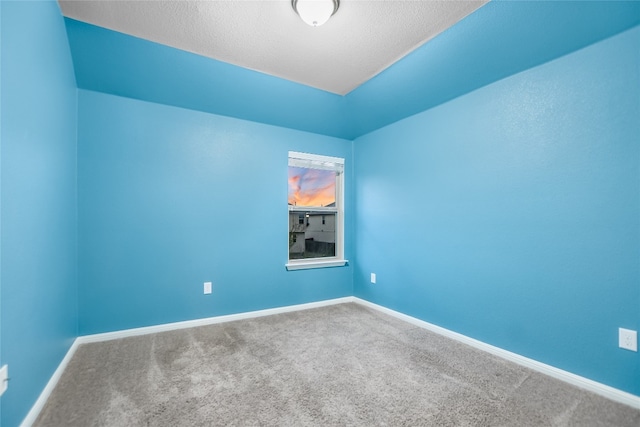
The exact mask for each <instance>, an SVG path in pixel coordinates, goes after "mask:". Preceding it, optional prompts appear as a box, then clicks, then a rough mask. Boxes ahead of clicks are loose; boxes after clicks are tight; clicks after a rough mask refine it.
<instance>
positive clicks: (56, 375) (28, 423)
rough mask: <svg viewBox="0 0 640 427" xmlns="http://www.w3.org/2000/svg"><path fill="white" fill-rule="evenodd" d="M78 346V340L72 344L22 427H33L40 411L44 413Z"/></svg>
mask: <svg viewBox="0 0 640 427" xmlns="http://www.w3.org/2000/svg"><path fill="white" fill-rule="evenodd" d="M78 345H79V344H78V339H77V338H76V339H75V340H73V344H71V347H69V350H67V354H66V355H65V356H64V358H63V359H62V361H61V362H60V364H59V365H58V367H57V368H56V370H55V372H54V373H53V375H52V376H51V378H50V379H49V382H48V383H47V385H46V386H45V387H44V389H43V390H42V393H40V396H38V400H36V403H34V404H33V406H32V407H31V409H30V410H29V413H28V414H27V416H26V417H25V419H24V420H23V421H22V423H21V424H20V427H31V425H32V424H33V423H34V422H35V421H36V419H37V418H38V415H40V411H42V408H44V405H45V404H46V403H47V400H48V399H49V396H50V395H51V392H52V391H53V389H54V388H55V387H56V384H58V381H59V380H60V377H61V376H62V373H63V372H64V370H65V369H66V368H67V365H68V364H69V361H70V360H71V358H72V357H73V355H74V354H75V352H76V350H77V349H78Z"/></svg>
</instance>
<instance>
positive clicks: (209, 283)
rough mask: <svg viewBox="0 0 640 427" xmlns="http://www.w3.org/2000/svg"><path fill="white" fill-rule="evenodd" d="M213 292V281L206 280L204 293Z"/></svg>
mask: <svg viewBox="0 0 640 427" xmlns="http://www.w3.org/2000/svg"><path fill="white" fill-rule="evenodd" d="M210 293H211V282H204V294H205V295H207V294H210Z"/></svg>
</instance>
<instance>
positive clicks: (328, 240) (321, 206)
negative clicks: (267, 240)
mask: <svg viewBox="0 0 640 427" xmlns="http://www.w3.org/2000/svg"><path fill="white" fill-rule="evenodd" d="M343 175H344V159H341V158H338V157H328V156H319V155H315V154H307V153H297V152H293V151H290V152H289V192H288V208H289V209H288V211H289V221H288V225H289V261H288V263H287V269H288V270H298V269H303V268H317V267H335V266H342V265H345V264H346V263H347V261H346V260H345V259H344V248H343V244H344V241H343V240H344V239H343V236H344V230H343V225H344V219H343V216H344V211H343V203H344V202H343V200H344V198H343V194H344V183H343Z"/></svg>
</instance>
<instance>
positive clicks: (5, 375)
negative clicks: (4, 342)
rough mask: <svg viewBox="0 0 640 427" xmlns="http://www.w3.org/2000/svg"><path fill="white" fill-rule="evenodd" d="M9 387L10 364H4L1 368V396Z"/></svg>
mask: <svg viewBox="0 0 640 427" xmlns="http://www.w3.org/2000/svg"><path fill="white" fill-rule="evenodd" d="M8 387H9V365H4V366H3V367H2V368H0V396H2V395H3V394H4V392H5V391H7V388H8Z"/></svg>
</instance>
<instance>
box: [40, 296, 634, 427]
mask: <svg viewBox="0 0 640 427" xmlns="http://www.w3.org/2000/svg"><path fill="white" fill-rule="evenodd" d="M35 425H36V426H46V427H56V426H60V427H63V426H64V427H71V426H82V427H88V426H117V427H124V426H172V427H174V426H632V427H638V426H640V411H638V410H635V409H633V408H630V407H627V406H624V405H620V404H618V403H614V402H611V401H609V400H606V399H604V398H602V397H599V396H596V395H594V394H591V393H588V392H585V391H582V390H579V389H577V388H574V387H572V386H569V385H567V384H565V383H562V382H559V381H557V380H554V379H551V378H549V377H546V376H544V375H541V374H539V373H535V372H533V371H530V370H528V369H526V368H523V367H521V366H518V365H515V364H512V363H509V362H506V361H504V360H502V359H499V358H497V357H494V356H491V355H489V354H486V353H483V352H481V351H478V350H475V349H473V348H470V347H467V346H465V345H463V344H460V343H458V342H455V341H452V340H449V339H447V338H443V337H441V336H439V335H436V334H433V333H430V332H428V331H425V330H423V329H420V328H417V327H415V326H413V325H410V324H407V323H404V322H401V321H399V320H397V319H394V318H391V317H389V316H386V315H384V314H381V313H378V312H376V311H373V310H370V309H368V308H365V307H362V306H360V305H356V304H341V305H335V306H330V307H325V308H319V309H313V310H306V311H300V312H296V313H289V314H281V315H275V316H269V317H262V318H257V319H252V320H243V321H237V322H232V323H225V324H219V325H211V326H203V327H198V328H192V329H185V330H180V331H172V332H164V333H159V334H153V335H145V336H140V337H133V338H125V339H120V340H114V341H108V342H102V343H95V344H86V345H82V346H80V348H79V349H78V351H77V352H76V354H75V356H74V357H73V359H72V360H71V362H70V364H69V366H68V368H67V370H66V371H65V373H64V374H63V376H62V378H61V380H60V382H59V383H58V386H57V387H56V389H55V390H54V392H53V394H52V395H51V397H50V398H49V401H48V402H47V404H46V406H45V408H44V409H43V411H42V412H41V414H40V417H39V418H38V420H37V421H36V423H35Z"/></svg>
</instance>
